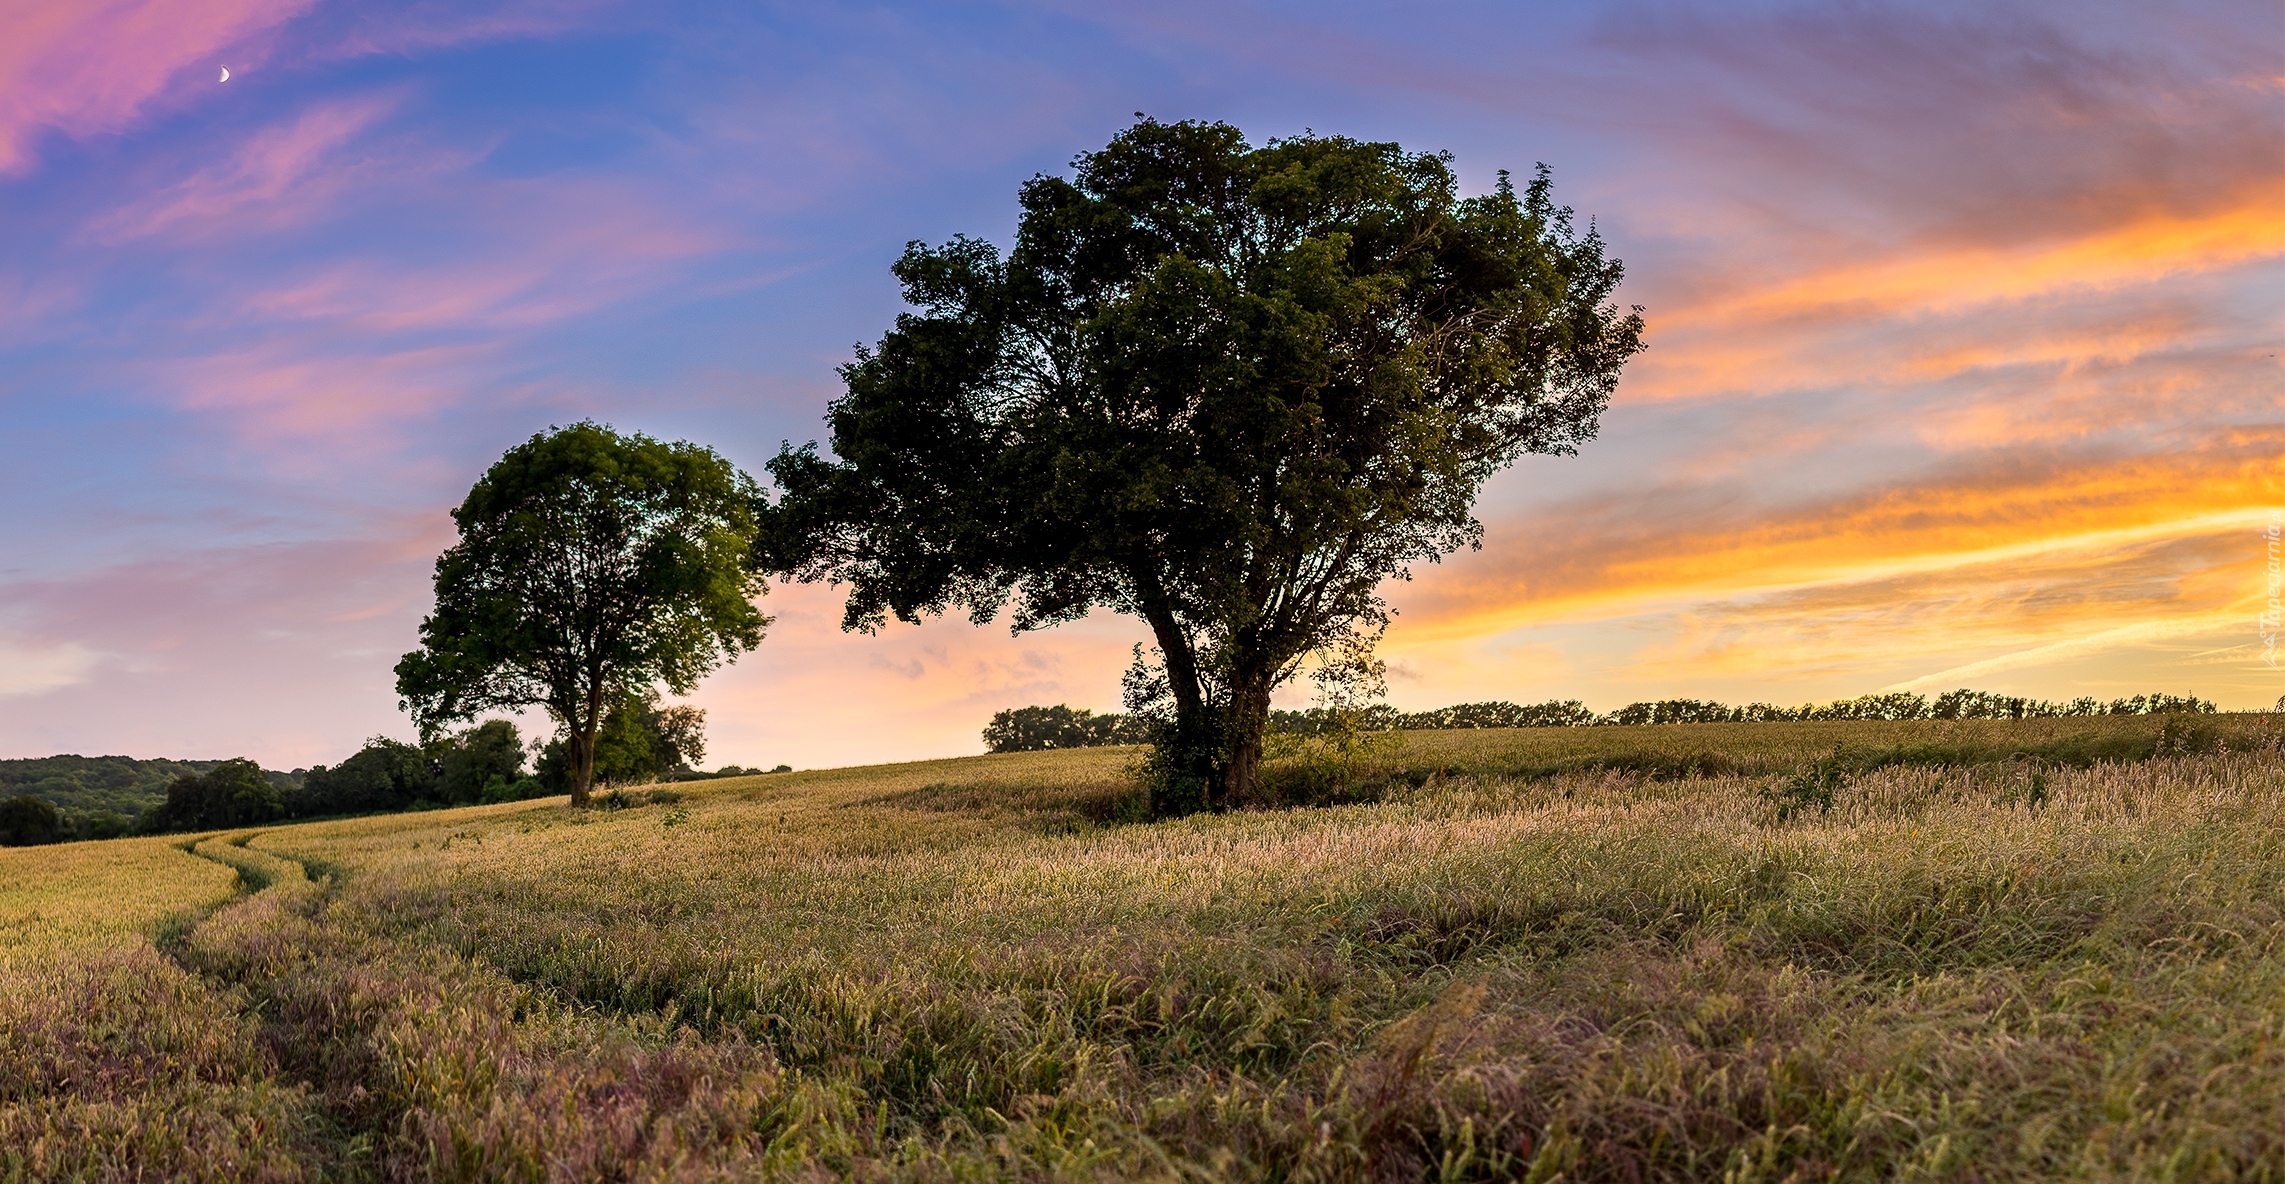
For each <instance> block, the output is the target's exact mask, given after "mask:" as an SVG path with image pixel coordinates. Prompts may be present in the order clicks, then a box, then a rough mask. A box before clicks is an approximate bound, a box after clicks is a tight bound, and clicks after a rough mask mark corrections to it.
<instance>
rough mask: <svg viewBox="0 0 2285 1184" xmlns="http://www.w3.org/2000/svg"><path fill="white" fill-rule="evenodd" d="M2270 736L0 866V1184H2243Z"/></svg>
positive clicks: (288, 840) (1871, 729) (1583, 742)
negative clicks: (2085, 1183)
mask: <svg viewBox="0 0 2285 1184" xmlns="http://www.w3.org/2000/svg"><path fill="white" fill-rule="evenodd" d="M2281 734H2285V720H2280V719H2279V718H2278V717H2273V716H2268V717H2265V716H2223V717H2201V718H2200V719H2197V720H2194V721H2189V722H2185V721H2182V720H2166V719H2155V718H2151V719H2140V718H2129V719H2096V720H2086V719H2081V720H2035V721H2012V722H2011V721H1975V722H1973V723H1950V724H1936V723H1918V724H1880V723H1848V724H1741V725H1681V726H1667V727H1651V728H1596V729H1537V730H1529V731H1511V732H1478V733H1468V732H1445V733H1413V734H1410V735H1407V736H1404V737H1400V738H1393V739H1390V740H1386V741H1378V742H1374V743H1372V744H1368V745H1366V746H1365V748H1364V749H1363V750H1362V751H1360V752H1355V753H1350V754H1346V755H1344V756H1343V757H1342V758H1341V760H1340V761H1339V762H1334V761H1331V760H1330V759H1329V758H1327V757H1326V756H1325V755H1324V754H1322V753H1312V752H1309V751H1292V752H1288V753H1286V754H1285V755H1284V757H1283V760H1282V761H1281V763H1280V766H1279V770H1278V772H1279V776H1276V777H1272V778H1270V779H1269V784H1270V786H1271V789H1270V790H1269V791H1267V792H1265V800H1264V801H1262V802H1259V803H1256V804H1255V805H1254V806H1253V807H1252V808H1248V809H1242V810H1236V811H1232V812H1230V813H1226V814H1220V815H1213V816H1199V817H1193V818H1188V819H1183V820H1178V821H1173V822H1160V823H1149V822H1142V821H1137V819H1138V818H1139V817H1140V811H1139V805H1138V798H1137V791H1136V790H1135V789H1134V788H1133V786H1132V785H1131V784H1130V780H1129V772H1128V769H1129V765H1130V763H1131V762H1132V760H1133V756H1134V754H1133V752H1132V751H1129V750H1115V749H1080V750H1073V751H1068V752H1055V753H1033V754H1019V755H1008V756H993V757H972V758H961V759H956V760H945V761H933V762H922V763H916V764H907V765H893V766H880V767H874V768H861V769H845V770H828V771H819V772H814V773H796V774H778V775H770V776H760V777H748V778H740V779H730V780H722V781H711V782H697V783H686V784H683V785H679V786H675V787H672V788H671V789H667V790H664V791H660V792H655V793H654V792H633V793H628V794H622V795H618V796H617V797H616V798H614V799H612V800H611V802H610V804H611V805H613V806H615V807H617V808H612V809H604V810H593V811H576V812H575V811H572V810H571V809H569V808H568V807H567V806H566V805H564V804H563V802H562V800H561V799H556V800H554V801H548V802H537V803H519V804H513V805H503V806H490V807H478V808H472V809H464V810H452V811H438V812H433V813H426V814H410V815H391V816H380V817H371V818H360V819H348V820H341V821H334V822H320V823H310V824H303V825H298V826H290V827H280V828H276V829H270V830H263V831H259V832H238V833H232V834H224V835H212V836H194V837H190V838H188V839H177V840H172V841H158V840H119V841H114V842H109V843H95V844H80V845H74V846H71V847H62V848H47V849H35V850H23V851H11V852H7V853H5V855H4V858H5V859H6V860H7V862H5V863H0V868H4V869H5V871H6V878H5V879H0V921H4V922H5V923H7V924H8V925H9V926H11V928H10V929H9V930H8V931H7V932H8V933H9V934H11V935H14V936H11V937H8V938H6V939H4V940H8V941H12V942H14V943H15V944H14V945H13V946H0V949H9V950H12V951H13V952H12V953H10V954H9V955H7V957H8V959H9V960H8V961H7V962H6V963H5V964H4V966H5V973H6V974H7V975H8V976H9V979H10V981H9V982H8V983H7V986H8V991H7V994H6V997H5V998H6V1001H5V1002H4V1003H0V1074H5V1078H4V1080H0V1174H5V1175H7V1176H9V1177H10V1178H25V1179H55V1178H80V1179H134V1178H206V1179H223V1178H228V1179H265V1180H300V1179H334V1178H338V1179H466V1180H494V1179H504V1180H590V1179H624V1180H683V1179H694V1180H696V1179H779V1178H784V1179H811V1178H835V1177H856V1178H866V1179H923V1180H984V1179H1006V1178H1020V1179H1042V1180H1045V1179H1058V1180H1060V1179H1072V1180H1080V1179H1168V1180H1174V1179H1195V1180H1209V1179H1277V1180H1416V1179H1430V1178H1433V1179H1528V1180H1539V1181H1556V1180H1563V1181H1585V1180H1710V1179H1727V1180H1739V1181H1747V1180H1769V1181H1781V1180H1824V1179H1880V1180H1920V1179H1927V1180H1963V1181H1965V1180H1978V1181H1982V1180H1991V1181H1999V1180H2025V1181H2029V1180H2055V1179H2078V1180H2259V1181H2278V1180H2285V825H2281V824H2285V754H2281V752H2280V739H2281ZM1336 765H1338V767H1335V766H1336ZM1273 799H1274V800H1273ZM1304 802H1308V803H1322V804H1296V803H1304ZM35 931H36V932H37V933H38V934H39V935H40V936H39V937H37V939H33V938H31V937H29V936H28V935H30V934H33V933H34V932H35Z"/></svg>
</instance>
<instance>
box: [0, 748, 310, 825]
mask: <svg viewBox="0 0 2285 1184" xmlns="http://www.w3.org/2000/svg"><path fill="white" fill-rule="evenodd" d="M221 763H222V762H220V761H207V760H202V761H177V760H137V759H135V758H134V757H126V756H72V755H64V756H48V757H34V758H30V759H15V760H0V796H8V797H12V796H16V795H19V794H29V795H31V796H33V797H37V798H40V799H42V800H43V801H45V802H47V803H48V804H49V805H51V806H54V807H55V808H56V811H57V814H58V817H59V819H60V822H59V826H60V827H61V829H62V831H63V833H64V834H65V836H66V837H69V838H109V837H112V836H113V835H115V834H119V833H124V831H123V830H121V829H119V828H120V827H122V826H123V825H124V823H123V822H122V821H121V820H122V819H132V818H134V817H135V816H136V815H138V814H141V813H142V812H143V811H145V810H147V809H149V808H151V807H153V806H156V805H158V804H159V803H160V802H162V801H164V800H165V799H166V796H167V785H168V784H169V783H171V782H172V781H174V779H175V778H177V777H182V776H189V775H196V774H201V773H206V772H209V771H211V770H212V769H213V768H214V767H215V766H216V765H219V764H221ZM262 775H263V776H264V777H267V778H269V780H270V783H271V784H273V785H275V786H277V787H278V788H279V790H280V791H285V790H289V789H291V788H292V787H293V786H295V785H297V784H299V783H300V781H301V773H300V770H296V771H294V772H292V773H281V772H278V771H276V770H264V771H263V774H262Z"/></svg>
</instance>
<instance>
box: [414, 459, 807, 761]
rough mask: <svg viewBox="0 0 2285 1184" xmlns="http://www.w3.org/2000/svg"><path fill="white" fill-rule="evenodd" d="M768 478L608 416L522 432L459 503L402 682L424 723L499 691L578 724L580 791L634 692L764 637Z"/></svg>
mask: <svg viewBox="0 0 2285 1184" xmlns="http://www.w3.org/2000/svg"><path fill="white" fill-rule="evenodd" d="M760 505H761V494H760V491H759V490H758V489H757V488H756V487H755V485H754V483H753V481H752V479H751V478H749V477H747V476H746V475H745V474H744V473H741V472H739V471H738V470H737V469H736V468H735V467H734V466H732V465H731V464H730V462H729V461H727V460H724V459H723V458H722V457H721V456H719V455H718V454H716V453H714V452H713V451H711V450H709V449H705V448H701V447H698V446H697V445H693V444H688V443H673V444H666V443H661V442H659V441H657V440H653V439H651V438H649V437H647V436H643V435H640V434H633V435H620V434H619V433H617V432H614V431H612V430H611V429H610V428H607V427H603V426H601V425H598V424H593V423H577V424H573V425H571V426H570V427H566V428H559V429H556V430H554V431H551V432H546V433H542V434H539V435H535V436H533V437H532V438H531V439H530V440H528V441H526V442H525V443H523V444H520V445H517V446H516V447H514V448H511V449H509V450H508V452H507V454H506V455H505V456H503V457H501V458H500V460H499V462H498V463H496V464H494V465H493V466H492V467H491V469H490V470H489V471H487V472H486V473H485V474H484V476H483V478H482V479H480V480H479V481H477V483H476V485H475V487H474V488H473V489H471V490H469V492H468V497H467V499H466V500H465V501H463V502H462V503H461V504H460V506H459V508H458V509H456V510H454V511H453V512H452V517H453V521H454V522H455V523H457V524H458V526H459V528H460V541H459V543H457V544H456V545H454V546H453V547H452V548H451V549H450V550H448V551H446V552H445V553H444V554H443V555H442V556H441V557H439V558H438V559H437V562H436V609H435V611H434V612H432V613H431V614H430V615H429V616H428V618H427V619H426V620H424V621H422V622H421V644H422V648H421V649H419V650H416V651H414V652H412V653H409V654H406V655H405V656H404V659H403V660H402V661H400V662H398V663H397V693H398V694H399V695H400V696H402V697H403V700H404V705H405V707H406V709H407V710H409V711H410V712H411V713H412V715H413V718H414V720H415V722H417V723H418V724H419V725H420V727H421V729H422V732H423V734H424V735H429V734H433V733H434V732H435V731H436V730H437V729H438V728H440V727H441V726H442V725H444V724H446V723H449V722H452V721H456V720H465V719H472V718H474V717H475V715H476V714H477V713H479V712H482V711H487V710H491V709H494V708H508V709H514V708H520V707H527V706H537V707H543V708H545V709H546V710H547V712H548V713H549V714H550V715H551V716H552V717H553V718H554V719H555V721H556V722H557V724H558V725H559V726H560V727H561V728H562V732H563V736H562V738H563V742H564V745H565V749H566V752H567V755H568V758H569V765H570V773H571V777H570V780H571V794H572V800H573V802H574V804H584V803H585V802H586V800H587V793H588V788H589V786H590V784H591V783H592V781H593V774H594V765H595V737H596V732H597V730H598V729H599V728H600V726H601V724H602V722H603V717H604V714H605V713H606V712H607V711H608V710H609V709H610V707H611V706H612V705H614V704H615V703H617V702H618V701H619V700H620V699H621V698H622V697H623V696H626V695H630V694H632V695H642V694H645V693H648V692H650V691H651V690H652V689H653V688H654V687H655V686H656V685H658V684H661V683H663V684H665V685H666V687H667V688H668V689H669V690H671V691H673V692H675V693H677V694H684V693H688V692H689V691H690V690H691V689H692V688H693V687H694V686H695V685H696V684H697V681H698V679H699V678H700V677H702V676H703V675H705V674H706V673H707V672H708V671H711V670H713V669H714V668H716V667H717V666H719V665H721V664H722V663H724V662H727V661H732V660H735V659H736V658H737V656H738V655H739V654H742V653H745V652H747V651H750V650H752V649H753V648H754V647H755V646H757V645H759V644H760V643H761V639H762V630H763V628H764V627H765V626H766V625H767V624H768V623H769V618H767V617H765V616H763V615H762V614H761V612H760V610H758V609H757V608H756V607H755V606H754V599H755V598H756V597H758V596H760V595H761V594H762V593H763V592H764V591H765V590H766V588H765V584H764V582H763V576H762V573H761V572H760V571H759V570H758V569H757V567H756V566H755V557H756V552H755V544H756V540H757V530H758V527H757V511H758V509H759V507H760Z"/></svg>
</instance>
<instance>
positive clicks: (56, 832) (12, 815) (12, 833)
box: [0, 794, 63, 847]
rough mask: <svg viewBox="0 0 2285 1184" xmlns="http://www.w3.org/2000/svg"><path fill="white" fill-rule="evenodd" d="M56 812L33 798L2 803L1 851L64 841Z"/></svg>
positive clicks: (27, 797) (19, 795) (27, 796)
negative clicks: (58, 840)
mask: <svg viewBox="0 0 2285 1184" xmlns="http://www.w3.org/2000/svg"><path fill="white" fill-rule="evenodd" d="M58 821H59V820H58V819H57V817H56V808H55V807H54V806H51V805H49V804H47V803H46V802H44V801H41V800H40V799H38V798H36V797H33V796H32V795H30V794H18V795H16V796H15V797H12V798H9V799H7V800H6V801H0V847H36V846H38V845H40V844H42V843H53V842H55V841H56V840H57V839H59V838H62V837H63V836H62V834H61V832H60V828H59V826H58Z"/></svg>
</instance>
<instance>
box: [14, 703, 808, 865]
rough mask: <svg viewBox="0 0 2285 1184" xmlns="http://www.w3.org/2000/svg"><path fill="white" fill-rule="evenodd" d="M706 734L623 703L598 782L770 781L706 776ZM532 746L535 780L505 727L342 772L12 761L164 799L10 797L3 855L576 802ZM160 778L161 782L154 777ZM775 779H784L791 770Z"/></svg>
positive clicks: (555, 766)
mask: <svg viewBox="0 0 2285 1184" xmlns="http://www.w3.org/2000/svg"><path fill="white" fill-rule="evenodd" d="M705 726H706V713H705V712H704V711H702V710H700V709H698V708H695V707H686V706H675V707H666V706H661V705H660V703H659V702H658V699H657V698H656V697H655V696H648V697H646V696H643V695H639V694H635V695H626V696H622V697H621V698H620V699H619V701H618V702H617V703H615V704H614V705H613V706H612V707H611V708H610V710H609V711H608V712H607V713H606V714H605V716H604V719H603V724H602V727H601V729H600V731H599V733H598V735H597V737H596V743H595V781H596V783H597V784H601V785H641V784H647V783H649V782H653V781H676V780H689V779H693V778H699V777H707V776H741V775H745V774H747V773H760V772H764V770H762V769H751V770H748V769H743V768H739V767H738V766H735V765H733V766H729V767H726V768H724V769H721V770H719V771H717V772H715V773H712V774H706V773H701V772H699V771H698V770H697V769H696V768H695V767H694V766H696V765H697V763H698V762H699V761H701V760H703V759H704V758H705V755H706V734H705ZM532 747H533V749H534V750H535V751H534V756H535V757H536V759H534V760H533V761H532V762H531V764H532V768H531V769H530V770H529V771H527V770H526V768H525V763H526V756H525V754H526V746H525V743H524V739H523V737H522V735H521V734H520V733H519V732H518V731H517V729H516V725H515V724H513V723H511V722H510V721H508V720H504V719H494V720H486V721H485V722H483V723H480V724H477V725H476V726H474V727H471V728H467V729H464V730H462V731H459V732H455V733H451V734H449V735H443V736H439V737H437V738H436V739H434V740H432V741H430V742H429V743H427V744H408V743H406V742H404V741H402V740H392V739H390V738H388V737H386V736H375V737H373V738H372V739H371V740H368V741H366V742H365V746H364V747H363V748H361V749H359V750H358V751H357V752H356V754H355V755H353V756H350V757H349V758H348V759H346V760H344V761H342V762H341V763H340V764H337V765H333V766H330V767H328V766H325V765H318V766H316V767H314V768H310V769H297V770H295V771H294V772H292V773H279V772H276V771H274V770H268V769H264V768H262V767H261V766H259V765H257V764H255V763H254V762H253V761H250V760H243V759H241V760H227V761H135V760H133V759H131V758H128V757H100V758H92V759H91V758H86V757H49V758H43V759H42V760H39V761H10V762H0V776H5V775H7V774H9V773H13V774H14V778H13V780H12V781H8V782H0V785H10V786H13V785H19V784H29V785H33V786H37V787H39V788H40V789H43V790H44V789H47V788H49V787H51V786H55V785H58V784H59V783H63V784H69V785H85V784H89V783H93V784H97V785H109V786H112V787H114V788H123V787H128V786H132V787H137V788H142V789H144V790H145V792H147V793H151V794H152V795H153V800H150V801H148V802H147V804H145V805H144V806H143V807H142V808H141V809H140V810H137V811H135V812H134V813H132V814H129V813H125V812H122V811H118V810H112V809H94V810H87V809H75V808H72V807H69V806H64V807H60V808H59V805H58V804H57V803H56V802H54V801H51V800H48V799H47V798H46V797H45V795H44V794H41V793H17V794H15V795H13V796H11V797H7V798H5V799H0V846H11V847H20V846H31V845H34V844H40V843H55V842H64V841H69V840H74V839H107V838H116V837H119V836H122V835H131V834H166V833H172V832H180V831H197V830H218V829H222V828H225V827H238V826H260V825H263V824H266V823H272V822H283V821H291V820H297V819H306V818H323V817H329V816H334V815H342V814H374V813H388V812H393V811H400V810H428V809H441V808H443V807H447V806H473V805H482V804H489V803H493V802H514V801H524V800H527V799H530V798H538V797H548V796H552V795H555V794H561V793H568V792H570V790H571V767H570V761H569V760H568V759H567V758H566V757H565V755H564V744H563V741H562V739H561V738H560V737H559V738H557V739H554V740H550V741H548V742H546V743H544V744H538V745H534V746H532ZM4 766H34V767H31V768H20V769H10V768H6V767H4ZM154 768H157V769H159V770H160V772H158V773H156V774H154V773H153V771H152V770H153V769H154ZM768 771H769V772H784V771H787V767H786V766H784V765H780V766H778V767H777V768H776V769H773V770H768ZM35 778H36V779H35ZM111 800H116V798H113V799H111Z"/></svg>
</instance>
